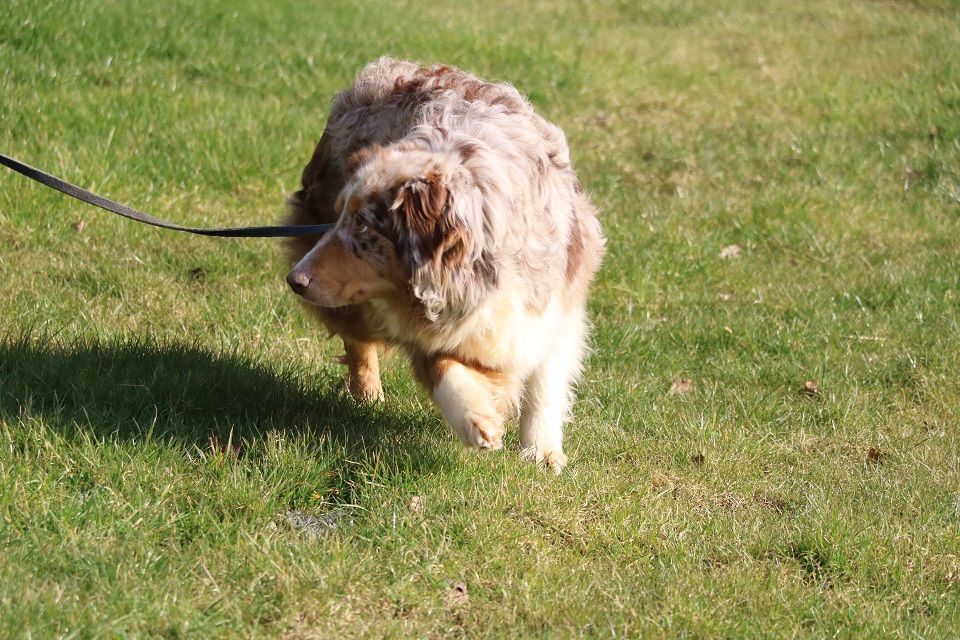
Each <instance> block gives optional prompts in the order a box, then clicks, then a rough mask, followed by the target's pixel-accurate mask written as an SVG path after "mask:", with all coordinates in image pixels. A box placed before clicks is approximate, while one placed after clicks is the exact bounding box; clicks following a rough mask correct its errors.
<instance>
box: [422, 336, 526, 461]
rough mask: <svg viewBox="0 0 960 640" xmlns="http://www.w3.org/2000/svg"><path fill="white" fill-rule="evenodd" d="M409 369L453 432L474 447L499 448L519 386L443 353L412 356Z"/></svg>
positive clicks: (484, 369)
mask: <svg viewBox="0 0 960 640" xmlns="http://www.w3.org/2000/svg"><path fill="white" fill-rule="evenodd" d="M413 368H414V372H415V373H416V375H417V378H418V379H419V380H420V382H421V383H422V384H423V386H425V387H426V388H427V390H428V391H429V392H430V397H431V398H433V401H434V402H435V403H436V405H437V406H438V407H439V408H440V412H441V413H442V414H443V417H444V419H445V420H446V421H447V423H448V424H449V425H450V426H451V428H452V429H453V432H454V433H455V434H456V435H457V437H459V438H460V440H462V441H463V443H464V444H467V445H469V446H472V447H477V448H478V449H500V448H502V447H503V423H504V419H505V418H506V415H507V413H508V412H509V410H510V409H511V407H512V406H513V405H515V404H516V397H517V392H518V389H519V385H518V384H517V382H516V381H515V380H512V379H510V378H509V377H507V376H505V375H503V374H501V373H499V372H497V371H492V370H490V369H487V368H484V367H480V366H473V365H470V364H465V363H463V362H461V361H459V360H457V359H454V358H450V357H446V356H437V355H434V356H415V357H414V358H413Z"/></svg>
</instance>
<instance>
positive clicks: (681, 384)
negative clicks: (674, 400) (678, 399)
mask: <svg viewBox="0 0 960 640" xmlns="http://www.w3.org/2000/svg"><path fill="white" fill-rule="evenodd" d="M691 391H693V380H691V379H690V378H677V379H676V380H674V381H673V384H671V385H670V395H672V396H679V395H683V394H684V393H690V392H691Z"/></svg>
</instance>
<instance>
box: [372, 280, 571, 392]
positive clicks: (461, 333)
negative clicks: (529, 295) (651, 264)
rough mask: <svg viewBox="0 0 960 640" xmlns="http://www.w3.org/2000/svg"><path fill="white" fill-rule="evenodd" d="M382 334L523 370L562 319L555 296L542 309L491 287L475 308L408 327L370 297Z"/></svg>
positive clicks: (540, 355)
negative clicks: (438, 322)
mask: <svg viewBox="0 0 960 640" xmlns="http://www.w3.org/2000/svg"><path fill="white" fill-rule="evenodd" d="M369 304H370V309H371V310H372V311H373V312H374V314H375V316H376V319H377V321H378V324H379V325H380V329H381V331H383V333H384V334H385V337H386V338H388V339H390V340H392V341H396V342H400V343H402V344H408V345H411V346H414V347H415V348H417V349H419V350H421V351H423V352H425V353H448V354H452V355H456V356H457V357H459V358H462V359H464V360H466V361H470V362H476V363H478V364H482V365H484V366H487V367H490V368H492V369H497V370H501V371H509V372H512V373H515V374H519V375H521V376H523V375H526V374H527V373H528V372H529V371H531V370H532V369H533V368H534V367H536V366H537V365H538V364H540V362H542V361H543V359H544V357H545V356H546V355H547V353H548V352H549V350H550V349H552V348H553V344H554V341H555V340H556V339H557V336H558V335H559V334H560V333H562V332H561V331H560V329H561V327H562V323H563V322H564V321H565V314H564V311H563V306H562V304H561V303H560V301H559V300H558V299H557V297H556V296H554V298H553V299H551V301H550V303H549V304H548V305H547V307H546V308H545V309H543V310H542V311H531V310H529V309H528V308H527V307H526V305H525V304H524V301H523V300H522V299H521V296H519V295H516V293H514V294H512V295H511V293H510V292H509V291H505V290H500V291H498V292H496V293H495V294H494V295H493V296H492V297H491V298H490V300H488V301H487V302H486V303H485V304H484V305H483V306H481V307H480V308H479V309H478V310H477V311H475V312H474V313H473V314H471V315H470V316H469V317H467V318H465V319H463V320H462V321H460V322H458V323H457V324H456V325H455V326H446V327H443V328H442V329H441V330H438V331H434V330H431V331H422V330H421V331H416V330H412V329H413V327H412V326H411V324H410V322H409V321H408V320H407V318H406V316H405V315H404V314H400V313H397V312H395V311H394V310H393V309H391V308H390V307H389V306H388V305H387V304H386V303H384V302H382V301H378V300H374V301H371V302H370V303H369Z"/></svg>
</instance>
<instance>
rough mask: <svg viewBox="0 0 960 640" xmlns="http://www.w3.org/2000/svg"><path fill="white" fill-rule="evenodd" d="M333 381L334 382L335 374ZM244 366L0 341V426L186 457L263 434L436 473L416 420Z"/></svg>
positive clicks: (164, 349) (164, 347)
mask: <svg viewBox="0 0 960 640" xmlns="http://www.w3.org/2000/svg"><path fill="white" fill-rule="evenodd" d="M338 373H339V372H338ZM344 373H345V372H344ZM305 378H307V376H306V375H305V374H304V372H303V371H302V370H293V369H292V368H290V369H287V370H282V369H277V368H275V367H273V366H268V365H267V363H265V362H261V361H258V360H256V359H252V358H250V357H249V356H245V355H240V354H230V353H225V354H224V353H215V352H211V351H209V350H207V349H204V348H202V347H198V346H191V345H184V344H177V343H168V344H157V343H156V342H151V341H148V340H140V341H136V342H126V343H111V344H105V343H102V342H97V341H91V342H78V343H76V344H70V345H62V344H56V343H54V342H51V341H50V340H45V339H41V338H38V337H37V336H32V337H27V338H19V339H7V340H4V339H3V338H0V419H3V420H6V421H7V422H11V423H15V422H16V421H17V420H18V419H19V417H20V416H24V415H26V416H38V417H42V418H43V419H44V422H45V423H46V424H48V425H49V426H50V427H51V428H54V429H58V430H60V431H61V432H63V433H64V434H66V435H73V434H76V433H77V432H82V431H91V432H93V433H94V434H95V435H97V436H98V437H120V438H132V439H143V438H144V437H146V436H147V434H148V433H149V434H152V436H153V437H154V438H157V439H162V440H169V441H171V442H173V443H176V444H179V445H182V446H183V447H185V448H186V449H193V448H194V447H200V448H201V449H204V448H209V447H210V439H211V436H215V437H216V439H217V440H218V441H219V442H221V443H226V442H227V440H228V438H229V437H230V434H231V432H232V434H233V438H234V441H239V440H240V439H241V438H242V439H243V440H245V441H247V442H254V441H256V440H257V439H259V438H262V437H264V436H265V435H266V434H267V433H268V432H271V431H273V432H280V433H283V434H289V435H293V436H303V437H305V438H306V439H307V440H308V442H309V440H310V439H312V438H316V440H317V441H318V442H319V441H320V440H321V439H326V440H329V441H331V442H332V443H333V444H335V445H338V446H341V447H343V448H344V449H345V450H346V451H347V452H348V454H350V455H351V456H356V458H355V459H360V460H363V459H373V458H376V459H379V460H382V461H384V462H386V463H388V464H389V463H390V462H391V461H398V459H399V458H402V459H403V460H404V462H405V465H404V466H406V467H408V468H412V469H413V470H420V471H425V470H428V469H432V468H434V467H436V466H437V465H438V464H440V462H439V460H438V459H437V458H436V457H434V456H433V455H432V453H431V450H432V447H430V446H427V445H426V442H425V437H426V436H425V434H426V433H428V432H429V431H430V430H431V429H432V428H434V426H433V425H431V424H430V421H429V420H428V419H427V418H426V417H425V416H424V415H422V414H413V415H405V414H401V413H399V412H397V411H396V410H394V409H391V408H390V407H388V406H384V405H381V406H375V407H363V406H357V405H356V404H355V403H354V402H353V401H352V399H351V398H350V397H349V396H347V395H346V394H345V393H341V392H338V391H336V389H338V388H339V387H341V386H342V382H341V381H340V380H339V378H334V377H333V375H332V374H331V375H329V376H328V377H326V378H324V377H322V376H321V379H319V380H317V379H305Z"/></svg>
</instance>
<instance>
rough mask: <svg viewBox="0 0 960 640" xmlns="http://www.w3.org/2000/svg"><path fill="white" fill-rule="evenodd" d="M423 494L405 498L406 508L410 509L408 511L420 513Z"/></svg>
mask: <svg viewBox="0 0 960 640" xmlns="http://www.w3.org/2000/svg"><path fill="white" fill-rule="evenodd" d="M423 502H424V501H423V496H411V497H410V499H409V500H407V509H409V510H410V513H420V512H422V511H423Z"/></svg>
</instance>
